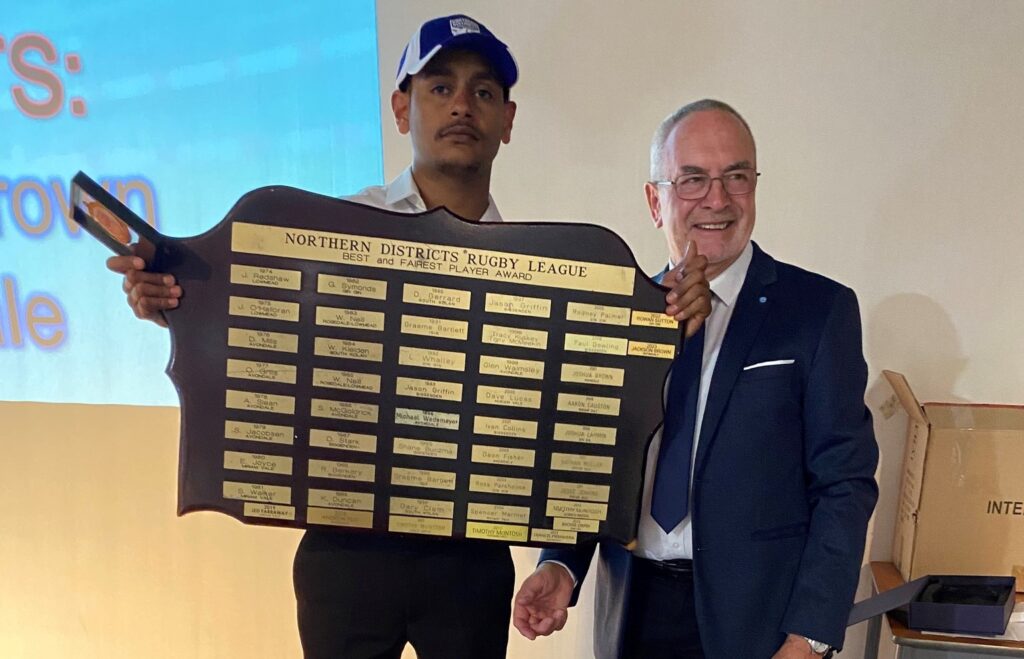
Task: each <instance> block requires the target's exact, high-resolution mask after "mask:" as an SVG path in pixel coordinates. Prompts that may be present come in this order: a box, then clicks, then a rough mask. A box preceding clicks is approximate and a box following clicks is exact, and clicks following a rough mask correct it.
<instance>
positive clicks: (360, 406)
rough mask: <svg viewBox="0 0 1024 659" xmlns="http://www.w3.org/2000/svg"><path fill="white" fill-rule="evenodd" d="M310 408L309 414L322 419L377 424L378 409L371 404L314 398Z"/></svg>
mask: <svg viewBox="0 0 1024 659" xmlns="http://www.w3.org/2000/svg"><path fill="white" fill-rule="evenodd" d="M309 407H310V411H309V413H310V414H311V415H312V416H315V417H320V418H321V419H340V420H343V421H362V422H364V423H377V412H378V407H377V406H376V405H371V404H369V403H349V402H347V401H341V400H324V399H322V398H314V399H313V400H311V401H310V404H309Z"/></svg>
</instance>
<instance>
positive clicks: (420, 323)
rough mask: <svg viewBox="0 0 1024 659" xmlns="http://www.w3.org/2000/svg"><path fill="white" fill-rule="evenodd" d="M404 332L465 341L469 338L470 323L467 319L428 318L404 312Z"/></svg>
mask: <svg viewBox="0 0 1024 659" xmlns="http://www.w3.org/2000/svg"><path fill="white" fill-rule="evenodd" d="M402 334H415V335H417V336H433V337H436V338H439V339H454V340H456V341H465V340H466V339H468V338H469V323H468V322H467V321H465V320H450V319H448V318H427V317H426V316H410V315H409V314H402Z"/></svg>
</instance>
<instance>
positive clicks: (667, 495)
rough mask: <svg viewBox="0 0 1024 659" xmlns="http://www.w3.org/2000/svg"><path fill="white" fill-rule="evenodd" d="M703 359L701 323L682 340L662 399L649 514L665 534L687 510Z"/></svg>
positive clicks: (688, 506) (702, 328) (684, 515)
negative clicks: (659, 440) (656, 462)
mask: <svg viewBox="0 0 1024 659" xmlns="http://www.w3.org/2000/svg"><path fill="white" fill-rule="evenodd" d="M703 360H704V325H701V327H700V330H698V332H697V333H696V334H694V335H693V336H692V337H690V338H689V339H687V340H686V341H685V342H684V344H683V354H682V355H680V356H679V357H677V358H676V360H675V362H673V364H672V379H671V380H670V381H669V384H668V396H667V398H666V401H665V425H664V428H663V429H662V433H661V447H660V449H659V451H658V465H657V468H656V471H655V475H654V492H653V495H652V497H651V516H652V517H653V518H654V521H655V522H657V523H658V526H660V527H661V528H662V529H664V531H665V532H666V533H669V532H670V531H672V529H674V528H675V527H676V526H678V525H679V522H681V521H683V519H685V518H686V516H687V515H688V514H689V510H690V463H691V461H692V456H693V434H694V428H695V426H696V423H697V399H698V392H699V391H700V370H701V364H702V362H703Z"/></svg>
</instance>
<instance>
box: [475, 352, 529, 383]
mask: <svg viewBox="0 0 1024 659" xmlns="http://www.w3.org/2000/svg"><path fill="white" fill-rule="evenodd" d="M480 372H481V373H482V374H484V375H502V376H504V377H507V378H526V379H529V380H543V379H544V362H538V361H534V360H532V359H512V358H511V357H494V356H491V355H480Z"/></svg>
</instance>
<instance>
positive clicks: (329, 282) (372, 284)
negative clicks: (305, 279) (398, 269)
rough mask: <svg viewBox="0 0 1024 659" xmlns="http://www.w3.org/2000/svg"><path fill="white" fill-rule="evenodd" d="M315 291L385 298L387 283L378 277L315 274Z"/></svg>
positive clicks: (348, 295)
mask: <svg viewBox="0 0 1024 659" xmlns="http://www.w3.org/2000/svg"><path fill="white" fill-rule="evenodd" d="M316 292H317V293H324V294H326V295H344V296H346V297H362V298H368V299H370V300H386V299H387V297H388V283H387V282H386V281H381V280H379V279H360V278H359V277H338V276H336V275H317V278H316Z"/></svg>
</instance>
